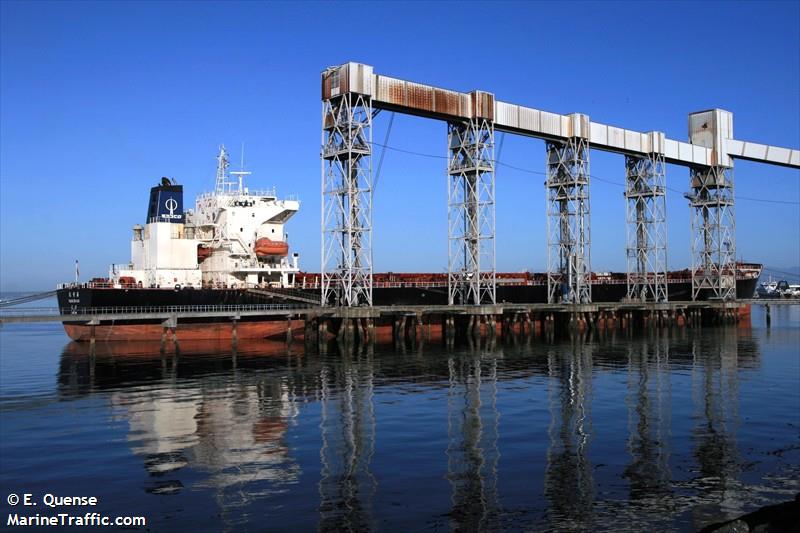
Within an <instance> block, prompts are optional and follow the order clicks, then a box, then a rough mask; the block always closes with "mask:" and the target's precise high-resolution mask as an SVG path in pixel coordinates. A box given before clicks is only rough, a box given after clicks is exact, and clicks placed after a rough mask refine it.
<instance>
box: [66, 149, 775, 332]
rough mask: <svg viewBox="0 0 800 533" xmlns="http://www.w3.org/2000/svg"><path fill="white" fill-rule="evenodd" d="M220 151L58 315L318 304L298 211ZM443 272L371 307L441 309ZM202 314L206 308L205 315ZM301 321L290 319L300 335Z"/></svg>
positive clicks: (163, 192) (604, 289)
mask: <svg viewBox="0 0 800 533" xmlns="http://www.w3.org/2000/svg"><path fill="white" fill-rule="evenodd" d="M229 166H230V164H229V158H228V153H227V152H226V150H225V147H224V146H222V147H220V151H219V154H218V156H217V172H216V182H215V188H214V191H213V192H211V193H206V194H203V195H201V196H199V197H198V198H197V200H196V203H195V208H194V209H193V210H186V211H184V206H183V186H182V185H179V184H177V183H176V182H175V181H174V180H169V179H168V178H162V179H161V183H160V184H159V185H157V186H155V187H153V188H152V189H151V190H150V201H149V204H148V209H147V219H146V221H145V225H144V226H142V225H139V224H136V225H135V226H133V238H132V240H131V260H130V262H129V263H126V264H122V265H120V264H113V265H111V267H110V270H109V277H108V278H95V279H93V280H91V281H90V282H88V283H68V284H62V285H60V286H59V288H58V290H57V296H58V303H59V307H60V310H61V313H62V314H64V315H79V314H83V313H86V312H87V311H89V310H95V311H103V312H107V313H114V312H119V313H122V312H147V311H159V310H161V311H163V310H166V308H171V309H173V310H177V309H180V308H184V307H190V306H192V307H194V306H213V307H217V308H218V306H238V305H260V304H281V305H297V306H304V307H305V306H309V305H316V304H318V303H319V301H320V290H319V283H320V275H319V274H316V273H307V272H301V271H300V268H299V264H298V263H299V255H298V254H297V253H292V254H290V253H289V243H288V235H287V233H286V232H285V230H284V226H285V225H286V223H287V222H288V221H289V219H291V218H292V217H293V216H294V215H295V213H297V212H298V211H299V209H300V202H299V201H298V200H297V199H294V198H287V199H279V198H278V197H277V195H276V193H275V190H274V189H273V190H269V191H251V190H249V189H248V187H246V186H245V184H244V178H245V176H247V175H249V174H250V173H249V172H245V171H243V170H242V171H238V172H229V171H228V168H229ZM761 268H762V266H761V265H760V264H752V263H737V266H736V290H737V295H738V296H739V297H741V298H749V297H752V296H753V293H754V292H755V288H756V285H757V282H758V278H759V276H760V274H761ZM496 279H497V290H496V295H497V302H498V303H503V302H509V303H544V302H546V300H547V275H546V274H544V273H531V272H522V273H499V272H498V273H497V274H496ZM591 283H592V300H593V301H594V302H619V301H621V300H622V299H624V298H625V297H626V293H627V276H626V274H625V273H611V272H607V273H592V276H591ZM667 289H668V298H669V300H670V301H682V300H684V301H688V300H690V299H691V271H689V270H688V269H687V270H683V271H676V272H668V273H667ZM446 303H447V274H440V273H391V272H389V273H376V274H374V275H373V304H374V305H393V304H394V305H413V304H428V305H431V304H446ZM210 309H211V307H210ZM288 325H289V324H287V320H286V319H285V318H277V317H276V318H274V319H271V318H269V317H250V318H246V317H242V319H241V321H240V322H239V323H238V325H237V337H238V338H269V337H274V336H279V335H284V334H285V332H286V329H287V327H288ZM302 325H303V324H302V321H301V320H296V321H292V323H291V326H292V328H293V329H294V330H296V331H297V330H299V331H302ZM64 329H65V330H66V332H67V335H69V337H70V338H72V339H73V340H89V338H90V337H91V335H92V331H94V333H93V334H94V335H95V337H96V338H97V339H103V340H146V339H160V338H161V335H162V332H163V326H162V324H161V322H160V321H159V320H157V319H154V320H153V321H152V323H147V322H143V321H141V320H137V321H135V322H133V321H131V322H126V321H125V320H114V321H105V322H101V323H100V324H95V325H93V326H90V325H87V324H86V321H85V320H83V321H81V320H76V321H74V322H70V321H66V322H64ZM180 330H181V336H182V338H184V339H197V340H202V339H220V338H226V337H230V335H231V332H232V325H231V322H230V320H229V319H227V318H203V319H186V320H181V324H180Z"/></svg>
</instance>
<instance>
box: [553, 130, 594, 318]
mask: <svg viewBox="0 0 800 533" xmlns="http://www.w3.org/2000/svg"><path fill="white" fill-rule="evenodd" d="M545 186H546V187H547V301H548V303H561V302H567V303H589V302H591V301H592V290H591V285H590V272H591V267H590V256H589V141H588V140H587V139H584V138H581V137H570V138H569V139H568V140H567V141H566V142H558V141H547V181H546V183H545Z"/></svg>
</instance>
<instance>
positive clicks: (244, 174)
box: [231, 143, 251, 195]
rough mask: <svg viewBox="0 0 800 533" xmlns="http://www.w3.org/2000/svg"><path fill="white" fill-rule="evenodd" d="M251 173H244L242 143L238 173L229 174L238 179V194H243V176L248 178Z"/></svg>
mask: <svg viewBox="0 0 800 533" xmlns="http://www.w3.org/2000/svg"><path fill="white" fill-rule="evenodd" d="M250 174H251V172H245V170H244V143H242V159H241V163H240V166H239V172H231V175H232V176H236V177H238V178H239V194H240V195H241V194H244V187H243V186H242V178H243V177H244V176H249V175H250Z"/></svg>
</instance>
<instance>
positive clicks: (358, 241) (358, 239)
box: [321, 67, 373, 307]
mask: <svg viewBox="0 0 800 533" xmlns="http://www.w3.org/2000/svg"><path fill="white" fill-rule="evenodd" d="M342 68H343V67H342ZM338 74H339V73H338V72H337V73H336V75H334V73H333V71H331V72H327V71H326V72H325V73H324V74H323V77H326V76H330V77H331V78H330V80H329V81H331V83H333V81H332V80H333V79H334V78H335V79H336V80H337V82H338V80H339V79H340V78H339V76H338ZM343 75H344V76H347V75H348V73H347V72H345V73H344V74H343ZM338 89H339V87H338V86H337V90H338ZM332 93H333V91H331V93H330V94H327V95H325V96H326V97H327V98H326V99H324V100H323V102H322V152H321V156H322V242H323V246H322V249H323V257H322V276H321V278H322V305H339V306H347V307H349V306H358V305H372V117H373V112H372V98H371V96H369V95H367V94H359V93H356V92H349V91H342V92H340V93H338V94H336V95H334V94H332Z"/></svg>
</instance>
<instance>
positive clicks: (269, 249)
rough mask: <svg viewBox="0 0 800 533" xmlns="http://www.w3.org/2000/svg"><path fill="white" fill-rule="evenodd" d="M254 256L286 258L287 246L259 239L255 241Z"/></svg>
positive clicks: (270, 240) (263, 238)
mask: <svg viewBox="0 0 800 533" xmlns="http://www.w3.org/2000/svg"><path fill="white" fill-rule="evenodd" d="M255 249H256V256H258V257H268V256H271V255H273V256H274V255H277V256H280V257H286V256H287V255H289V245H288V244H287V243H285V242H283V241H273V240H272V239H268V238H267V237H261V238H260V239H258V240H257V241H256V246H255Z"/></svg>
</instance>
